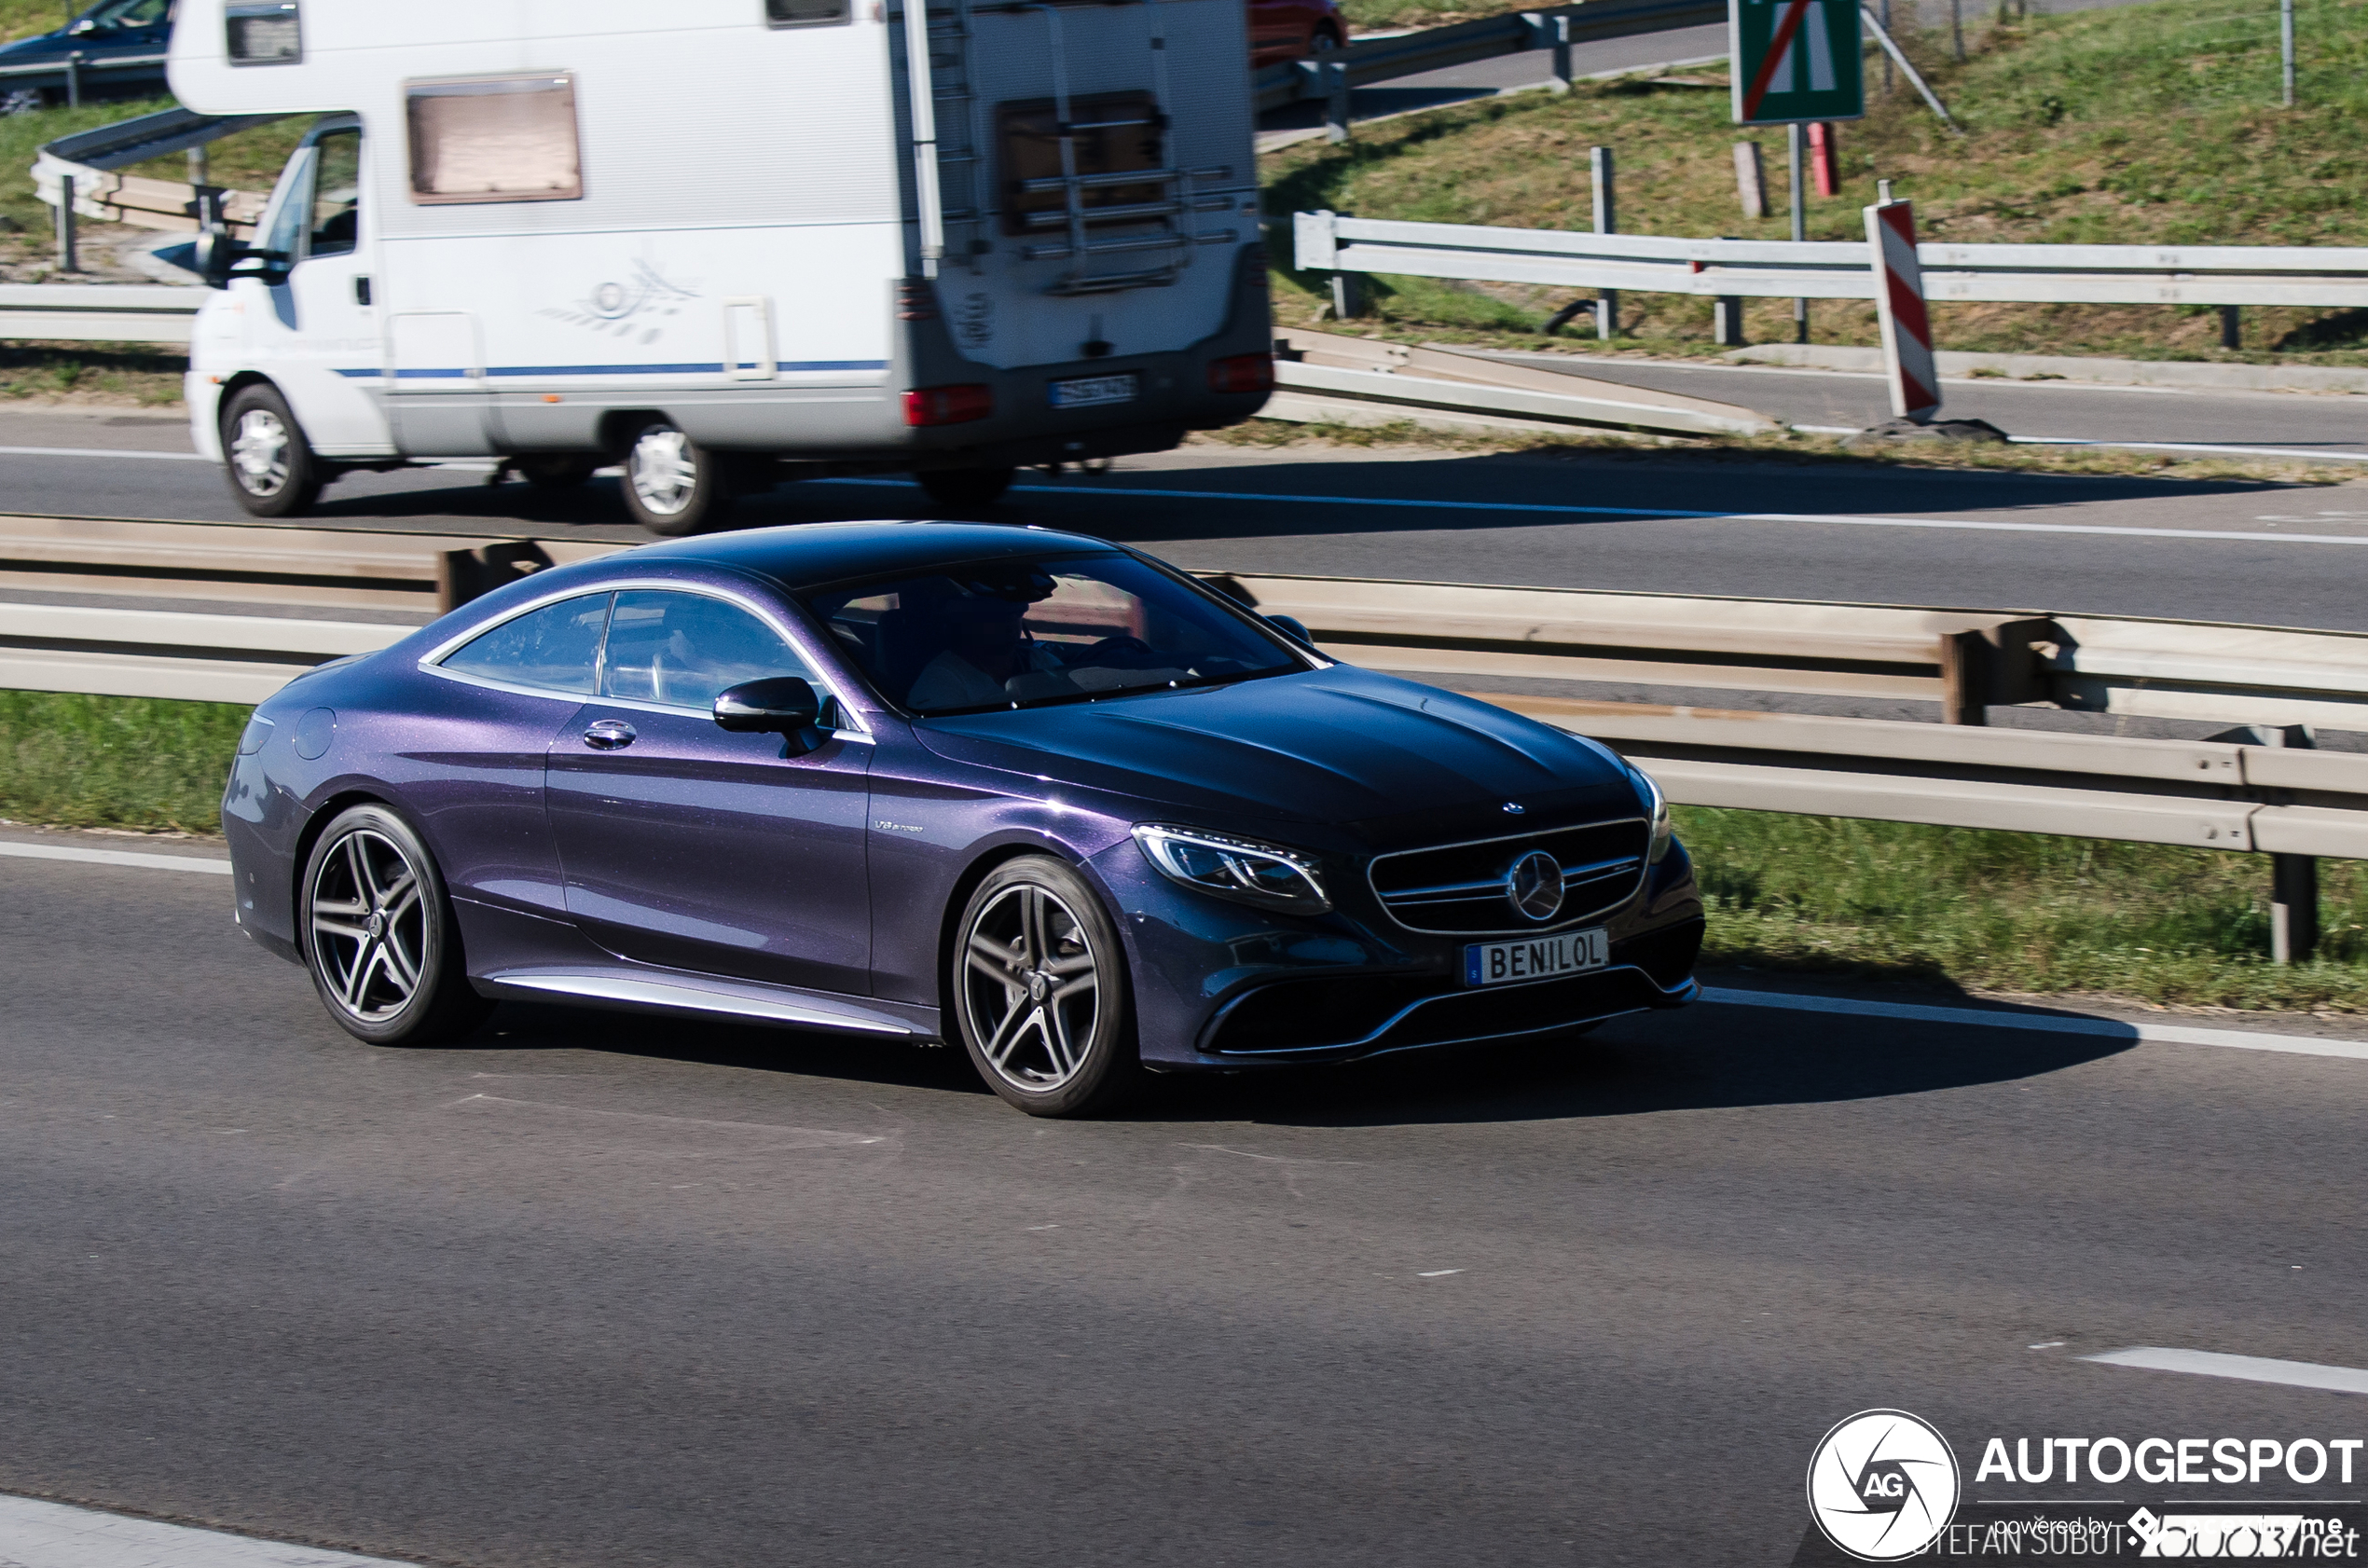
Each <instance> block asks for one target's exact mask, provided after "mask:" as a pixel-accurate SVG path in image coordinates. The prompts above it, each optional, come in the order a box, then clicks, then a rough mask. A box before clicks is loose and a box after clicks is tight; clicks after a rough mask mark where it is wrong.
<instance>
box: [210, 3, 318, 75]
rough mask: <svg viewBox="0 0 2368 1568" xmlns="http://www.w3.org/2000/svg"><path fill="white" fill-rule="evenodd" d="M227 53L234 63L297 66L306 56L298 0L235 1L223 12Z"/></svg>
mask: <svg viewBox="0 0 2368 1568" xmlns="http://www.w3.org/2000/svg"><path fill="white" fill-rule="evenodd" d="M222 34H223V37H222V44H223V52H224V53H226V54H227V55H228V56H229V57H230V63H231V64H233V65H294V64H296V63H297V62H301V61H302V60H303V59H304V17H303V13H301V12H300V11H298V10H297V9H296V0H231V4H230V5H228V6H226V7H223V11H222Z"/></svg>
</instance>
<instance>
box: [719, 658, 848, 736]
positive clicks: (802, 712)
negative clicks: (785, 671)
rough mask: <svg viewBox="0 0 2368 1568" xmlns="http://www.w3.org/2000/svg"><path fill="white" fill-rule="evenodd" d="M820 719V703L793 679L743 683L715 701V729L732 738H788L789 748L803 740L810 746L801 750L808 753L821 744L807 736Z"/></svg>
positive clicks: (802, 683)
mask: <svg viewBox="0 0 2368 1568" xmlns="http://www.w3.org/2000/svg"><path fill="white" fill-rule="evenodd" d="M821 717H822V699H821V698H820V697H819V696H817V695H815V692H814V687H813V686H812V685H811V684H810V683H809V682H807V681H801V680H799V679H798V678H797V677H796V676H794V675H777V676H772V677H770V678H768V679H766V680H763V681H742V682H741V683H740V684H738V685H737V686H734V687H732V688H730V689H729V690H727V691H724V692H721V693H719V694H717V695H716V699H715V722H716V727H717V728H719V729H725V730H729V731H731V732H732V733H733V734H735V735H778V736H788V737H789V738H790V741H791V744H792V746H796V745H797V744H798V742H799V741H800V739H801V738H804V739H806V740H809V741H811V742H812V744H809V745H806V746H805V748H804V750H809V751H810V750H813V749H814V747H815V746H817V745H819V744H821V742H820V741H819V739H817V738H815V737H813V736H808V735H807V732H808V731H810V730H813V729H814V728H815V725H816V723H817V722H818V721H819V720H820V719H821Z"/></svg>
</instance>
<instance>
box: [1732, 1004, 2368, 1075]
mask: <svg viewBox="0 0 2368 1568" xmlns="http://www.w3.org/2000/svg"><path fill="white" fill-rule="evenodd" d="M1702 1000H1704V1001H1706V1002H1715V1003H1721V1004H1724V1005H1726V1006H1728V1007H1768V1008H1779V1009H1783V1010H1785V1011H1794V1012H1847V1013H1855V1014H1857V1015H1858V1016H1860V1017H1863V1018H1898V1019H1905V1020H1907V1021H1908V1022H1911V1023H1917V1024H1962V1025H1972V1026H1973V1027H1976V1028H1983V1029H2016V1030H2023V1031H2031V1032H2037V1033H2040V1034H2051V1035H2094V1036H2098V1037H2100V1038H2105V1039H2124V1040H2149V1041H2154V1042H2156V1043H2159V1044H2165V1045H2216V1046H2225V1047H2229V1048H2232V1049H2234V1050H2237V1051H2278V1052H2286V1053H2288V1054H2290V1055H2295V1056H2339V1057H2342V1058H2343V1059H2345V1060H2346V1061H2351V1062H2368V1042H2362V1041H2359V1040H2343V1039H2320V1038H2317V1037H2315V1036H2311V1035H2273V1034H2266V1033H2263V1034H2255V1033H2253V1032H2252V1031H2251V1030H2247V1029H2194V1028H2189V1027H2187V1026H2186V1025H2180V1024H2150V1023H2141V1022H2132V1021H2130V1020H2127V1019H2121V1018H2084V1017H2080V1016H2077V1015H2073V1014H2066V1013H2044V1012H1991V1011H1987V1010H1984V1009H1980V1008H1970V1007H1924V1006H1921V1005H1920V1004H1917V1003H1912V1002H1863V1001H1858V1000H1855V999H1852V998H1851V997H1810V996H1797V995H1794V994H1792V993H1790V992H1783V991H1730V990H1728V989H1726V988H1724V987H1721V986H1714V985H1705V986H1703V987H1702Z"/></svg>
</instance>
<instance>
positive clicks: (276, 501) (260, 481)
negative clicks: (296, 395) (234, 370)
mask: <svg viewBox="0 0 2368 1568" xmlns="http://www.w3.org/2000/svg"><path fill="white" fill-rule="evenodd" d="M222 458H223V462H224V465H225V467H226V469H227V472H228V474H229V476H230V493H231V495H232V496H234V497H236V498H237V500H238V502H239V504H240V505H241V506H242V507H244V508H245V509H246V510H247V511H248V512H249V513H251V514H253V515H254V516H258V517H293V516H297V515H298V514H300V513H303V512H306V511H309V510H310V508H311V506H312V503H313V502H316V501H318V500H320V499H321V487H322V486H323V485H324V484H325V483H327V481H328V475H327V474H326V472H325V471H324V469H323V468H322V465H321V460H320V459H319V458H316V457H314V456H313V455H312V444H311V443H310V442H309V441H307V440H306V439H305V438H304V427H303V426H301V425H299V424H297V423H296V415H295V414H293V413H291V412H290V411H289V409H288V402H287V399H285V398H283V397H282V396H281V395H280V392H279V389H278V388H276V387H270V386H266V385H263V384H262V383H260V382H258V383H256V384H255V385H253V386H246V387H241V388H240V389H239V390H238V391H237V392H234V393H232V394H231V397H230V402H229V406H227V407H226V408H224V409H223V410H222Z"/></svg>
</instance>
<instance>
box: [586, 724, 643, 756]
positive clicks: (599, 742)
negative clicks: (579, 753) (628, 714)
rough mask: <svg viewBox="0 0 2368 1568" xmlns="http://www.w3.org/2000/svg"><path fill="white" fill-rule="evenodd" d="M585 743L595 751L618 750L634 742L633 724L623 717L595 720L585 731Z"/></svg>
mask: <svg viewBox="0 0 2368 1568" xmlns="http://www.w3.org/2000/svg"><path fill="white" fill-rule="evenodd" d="M584 744H585V745H586V746H589V747H590V748H592V750H595V751H618V750H624V749H625V748H626V747H627V746H630V745H632V744H633V726H632V725H630V724H628V723H626V722H625V721H624V720H622V719H599V720H595V721H594V722H593V723H592V725H591V727H590V728H589V729H586V730H585V732H584Z"/></svg>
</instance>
